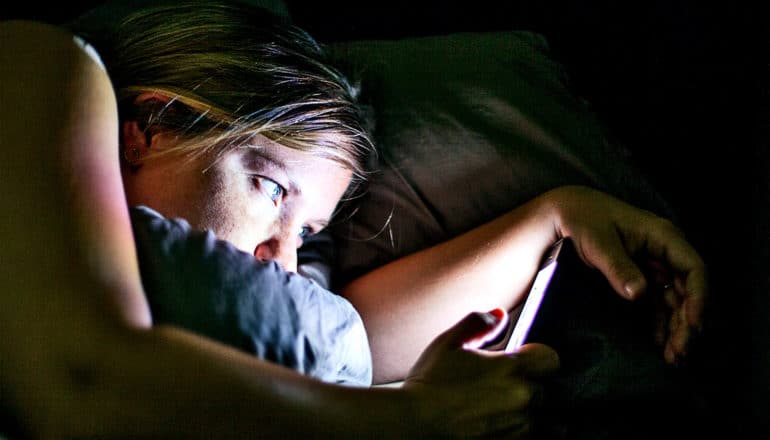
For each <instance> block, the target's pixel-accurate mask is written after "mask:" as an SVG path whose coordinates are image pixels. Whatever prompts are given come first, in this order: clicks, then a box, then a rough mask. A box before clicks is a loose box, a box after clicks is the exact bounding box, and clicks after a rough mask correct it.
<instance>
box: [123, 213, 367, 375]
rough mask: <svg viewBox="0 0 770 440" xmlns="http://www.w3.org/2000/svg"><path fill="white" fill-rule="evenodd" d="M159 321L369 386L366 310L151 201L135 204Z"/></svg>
mask: <svg viewBox="0 0 770 440" xmlns="http://www.w3.org/2000/svg"><path fill="white" fill-rule="evenodd" d="M131 219H132V224H133V228H134V234H135V237H136V244H137V250H138V255H139V265H140V269H141V274H142V282H143V284H144V288H145V291H146V293H147V297H148V302H149V304H150V308H151V312H152V315H153V320H154V322H155V323H165V324H173V325H178V326H180V327H183V328H186V329H188V330H190V331H193V332H195V333H198V334H200V335H203V336H206V337H209V338H212V339H215V340H217V341H220V342H222V343H225V344H227V345H230V346H233V347H235V348H238V349H240V350H242V351H245V352H248V353H251V354H253V355H255V356H257V357H259V358H261V359H264V360H267V361H271V362H274V363H277V364H280V365H283V366H286V367H289V368H292V369H294V370H297V371H299V372H301V373H303V374H306V375H309V376H313V377H316V378H318V379H320V380H323V381H325V382H332V383H339V384H344V385H351V386H368V385H370V384H371V380H372V362H371V352H370V349H369V344H368V339H367V336H366V332H365V329H364V326H363V322H362V321H361V317H360V315H359V314H358V312H357V311H356V310H355V309H354V308H353V306H352V305H351V304H350V303H349V302H348V301H347V300H345V299H344V298H342V297H340V296H339V295H335V294H333V293H332V292H330V291H328V290H326V289H324V288H323V287H321V286H320V285H318V284H317V283H316V282H314V281H312V280H310V279H308V278H305V277H303V276H301V275H299V274H295V273H289V272H286V271H284V270H283V269H282V268H281V267H280V266H279V265H278V264H276V263H275V262H272V261H268V262H260V261H258V260H256V259H255V258H254V256H253V255H250V254H247V253H245V252H242V251H240V250H238V249H236V248H235V247H234V246H232V245H230V244H229V243H228V242H226V241H223V240H218V239H216V237H215V236H214V235H213V234H212V233H211V232H209V231H195V230H192V229H191V228H190V226H189V224H188V223H187V222H186V221H184V220H181V219H174V220H171V219H167V218H164V217H162V216H161V215H160V214H158V213H157V212H155V211H153V210H151V209H149V208H146V207H135V208H132V209H131Z"/></svg>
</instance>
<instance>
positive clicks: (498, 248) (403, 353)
mask: <svg viewBox="0 0 770 440" xmlns="http://www.w3.org/2000/svg"><path fill="white" fill-rule="evenodd" d="M560 237H571V238H572V239H573V242H574V243H575V246H576V248H577V251H578V253H579V254H580V256H581V258H582V259H583V260H584V261H585V262H586V263H587V264H588V265H589V266H592V267H595V268H597V269H599V270H600V271H601V272H602V273H603V274H604V275H605V276H606V277H607V279H608V280H609V282H610V284H611V285H612V286H613V288H614V289H615V290H616V291H617V292H618V293H619V294H621V295H622V296H624V297H626V298H630V299H633V298H637V297H638V296H639V295H640V294H641V293H642V292H643V291H644V290H645V288H646V284H647V280H646V279H645V277H644V275H643V274H642V272H641V269H640V268H639V266H638V265H639V264H640V263H641V260H640V259H644V258H650V259H653V260H657V261H658V262H660V263H662V266H660V267H662V268H664V269H666V270H668V271H670V275H671V276H673V278H670V281H671V284H672V285H673V286H674V287H675V290H669V292H667V296H668V298H667V300H668V302H669V305H670V307H671V308H672V310H673V312H672V314H671V322H670V325H669V329H670V330H671V331H670V332H667V333H669V334H667V335H665V336H667V338H668V341H667V346H666V349H665V355H666V359H667V360H669V361H670V362H674V361H675V360H676V358H677V357H679V356H682V355H683V354H684V353H685V351H686V346H687V343H688V342H689V340H690V338H691V336H692V333H693V332H691V330H692V329H693V328H697V327H699V326H700V323H701V316H702V309H703V302H704V295H705V293H706V290H707V287H706V274H705V268H704V265H703V261H702V260H701V259H700V257H699V256H698V254H697V253H696V252H695V250H694V249H693V248H692V247H691V246H690V245H689V244H688V243H687V241H685V240H684V238H683V236H682V235H681V233H680V232H679V231H678V230H677V229H676V228H675V227H673V225H672V224H671V222H669V221H667V220H664V219H662V218H660V217H657V216H655V215H653V214H652V213H649V212H647V211H643V210H640V209H637V208H635V207H633V206H631V205H628V204H626V203H623V202H622V201H620V200H617V199H614V198H612V197H610V196H608V195H606V194H603V193H601V192H599V191H595V190H592V189H589V188H585V187H577V186H568V187H561V188H557V189H554V190H552V191H549V192H547V193H545V194H543V195H541V196H540V197H537V198H535V199H533V200H532V201H530V202H528V203H526V204H524V205H522V206H520V207H518V208H516V209H514V210H512V211H510V212H509V213H507V214H505V215H503V216H501V217H499V218H497V219H495V220H493V221H492V222H490V223H487V224H485V225H483V226H480V227H478V228H476V229H473V230H471V231H469V232H467V233H465V234H462V235H460V236H458V237H456V238H454V239H451V240H449V241H447V242H444V243H441V244H439V245H436V246H434V247H431V248H428V249H425V250H423V251H420V252H417V253H415V254H413V255H410V256H407V257H404V258H402V259H399V260H396V261H393V262H391V263H389V264H387V265H385V266H383V267H381V268H378V269H376V270H374V271H372V272H370V273H368V274H366V275H364V276H362V277H360V278H358V279H357V280H354V281H353V282H352V283H350V284H349V285H347V286H346V287H345V288H344V289H343V291H342V293H343V294H344V295H345V296H346V297H347V298H348V299H349V300H350V301H351V302H352V303H353V305H354V306H355V307H356V308H357V309H358V310H359V312H360V313H361V316H362V318H363V320H364V323H365V325H366V328H367V332H368V334H369V340H370V345H371V348H372V356H373V361H374V381H375V383H379V382H388V381H393V380H399V379H400V378H402V377H403V376H404V374H405V373H406V370H407V368H408V366H409V365H411V364H412V362H413V361H414V359H415V358H416V357H417V356H418V354H419V352H420V351H421V350H422V349H423V348H424V347H425V345H426V344H427V343H428V341H430V340H431V339H432V338H433V337H435V335H436V334H437V333H438V332H440V331H442V330H443V329H444V328H446V327H447V326H448V325H450V324H451V323H452V322H454V321H456V320H457V319H458V316H462V315H463V314H464V313H466V312H467V311H468V310H488V309H491V308H494V307H504V308H507V309H510V308H511V307H513V306H514V305H515V304H517V303H518V302H519V301H520V300H521V298H522V296H523V295H524V294H525V293H526V292H525V290H526V289H527V288H528V287H529V284H530V282H531V280H532V277H533V276H534V273H535V271H536V268H537V264H538V262H539V260H540V258H541V256H542V254H543V252H544V251H545V250H546V248H547V247H548V246H550V245H551V244H552V243H553V242H555V241H556V240H557V239H558V238H560ZM634 259H636V260H634ZM665 336H664V339H665Z"/></svg>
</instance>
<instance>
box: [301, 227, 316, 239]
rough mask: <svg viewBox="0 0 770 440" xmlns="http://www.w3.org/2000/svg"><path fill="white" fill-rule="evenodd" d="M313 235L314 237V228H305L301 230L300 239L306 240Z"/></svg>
mask: <svg viewBox="0 0 770 440" xmlns="http://www.w3.org/2000/svg"><path fill="white" fill-rule="evenodd" d="M311 235H313V228H311V227H310V226H303V227H301V228H299V238H301V239H303V240H304V239H305V238H307V237H309V236H311Z"/></svg>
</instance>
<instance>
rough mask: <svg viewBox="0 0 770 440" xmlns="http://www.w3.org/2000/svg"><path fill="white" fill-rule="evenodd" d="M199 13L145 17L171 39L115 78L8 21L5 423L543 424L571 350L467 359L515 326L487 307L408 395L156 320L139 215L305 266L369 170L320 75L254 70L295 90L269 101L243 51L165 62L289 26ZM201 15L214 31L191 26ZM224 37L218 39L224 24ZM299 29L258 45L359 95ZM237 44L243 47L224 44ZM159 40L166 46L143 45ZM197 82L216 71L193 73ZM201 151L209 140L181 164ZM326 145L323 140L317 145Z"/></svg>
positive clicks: (299, 430) (460, 431) (358, 138)
mask: <svg viewBox="0 0 770 440" xmlns="http://www.w3.org/2000/svg"><path fill="white" fill-rule="evenodd" d="M190 10H191V9H190V5H181V6H180V7H178V8H171V9H161V10H160V12H157V14H155V13H147V15H146V16H143V17H142V20H141V21H134V25H136V26H137V27H136V28H134V29H139V28H141V27H143V26H146V25H148V24H147V22H146V21H145V20H154V21H155V22H156V23H158V24H161V25H163V28H162V29H164V30H165V32H161V33H158V34H155V35H138V34H134V33H123V34H120V33H118V34H116V35H117V36H118V40H116V41H113V42H112V43H114V44H113V45H112V48H113V49H114V50H115V51H116V52H115V53H114V54H112V55H115V59H112V58H111V57H110V55H111V54H110V53H109V51H107V50H105V51H104V52H103V53H102V54H101V55H102V56H103V58H104V60H105V64H106V65H107V66H108V68H109V69H110V73H111V76H110V77H108V75H107V73H106V72H105V71H104V70H103V68H102V67H101V66H100V65H99V63H98V62H97V61H96V60H95V59H94V58H92V57H90V56H88V55H87V54H86V53H85V52H84V51H83V50H82V49H81V48H80V47H79V46H78V44H77V43H76V41H75V40H74V39H73V35H72V34H70V33H68V32H66V31H62V30H61V29H57V28H54V27H51V26H48V25H43V24H38V23H30V22H5V23H2V25H0V40H1V41H2V48H3V50H2V55H0V58H2V59H1V60H0V65H1V66H2V68H0V69H2V70H1V71H0V75H2V82H1V83H2V85H3V87H2V88H0V89H1V91H0V93H1V94H2V102H3V103H4V106H3V110H2V121H3V122H2V125H3V127H4V128H3V130H2V135H0V136H1V138H0V139H1V141H0V145H2V153H1V154H2V161H1V162H2V164H3V165H2V176H3V177H2V180H3V183H4V185H5V189H4V190H3V197H4V200H5V201H6V203H8V206H13V212H12V214H11V215H8V216H4V217H3V220H2V221H1V222H2V226H1V228H2V231H3V238H4V240H5V242H6V243H5V244H6V245H5V246H4V249H3V251H2V252H3V254H2V255H3V256H2V260H3V262H4V264H3V265H2V266H3V268H2V269H1V270H2V277H1V278H0V279H2V284H3V290H4V294H3V295H2V296H1V297H2V299H1V300H0V301H1V302H2V304H0V310H2V312H0V313H2V314H3V316H2V319H0V322H2V324H1V325H2V329H0V331H1V332H2V334H3V338H1V342H0V352H2V359H3V362H2V363H0V383H2V393H0V407H1V408H2V415H3V417H2V420H3V431H5V432H9V433H10V434H12V435H21V436H31V437H57V438H59V437H65V438H66V437H84V436H96V437H137V436H152V437H162V436H163V437H165V436H184V437H191V438H194V437H207V438H209V437H211V436H212V435H215V434H216V435H226V436H241V435H248V434H252V435H255V434H256V435H261V436H276V437H282V438H285V437H294V436H300V435H302V436H315V435H318V436H324V437H328V436H330V435H332V436H339V437H344V436H361V435H385V436H390V437H399V438H409V437H424V436H426V435H427V436H431V437H433V436H457V437H467V436H470V435H481V434H485V433H490V432H496V433H503V432H508V433H516V432H524V431H526V429H527V426H528V416H527V411H526V408H527V406H528V404H529V401H530V397H531V396H532V393H533V390H534V388H533V384H532V383H531V382H530V381H529V379H528V378H529V377H534V376H538V375H541V374H545V373H547V372H549V371H551V370H553V368H554V367H555V362H556V360H555V354H554V353H553V352H552V351H551V350H548V349H547V348H545V347H529V349H528V350H523V351H522V352H521V353H520V354H518V355H516V356H513V357H505V356H493V355H489V354H479V353H473V352H471V351H468V350H464V349H463V348H462V346H463V344H464V343H466V342H468V341H472V340H474V339H476V338H479V337H482V336H483V335H485V334H486V333H488V332H489V331H494V328H495V327H499V325H498V324H499V323H500V321H501V318H502V315H503V314H502V313H500V312H495V313H491V314H471V315H469V316H468V318H467V319H465V320H463V321H462V322H461V323H459V324H458V325H457V326H455V327H454V328H453V329H452V330H451V331H448V332H446V333H445V334H444V335H443V336H441V337H439V338H437V339H436V340H435V342H434V343H433V345H432V347H431V348H430V349H429V350H427V351H426V353H425V356H424V357H423V358H422V359H421V361H420V362H418V363H417V364H416V365H415V367H414V369H413V370H412V373H411V375H410V379H409V380H408V381H407V382H406V384H405V385H404V387H402V388H400V389H360V388H349V387H339V386H335V385H330V384H326V383H323V382H320V381H317V380H313V379H310V378H308V377H306V376H302V375H300V374H297V373H295V372H293V371H290V370H288V369H285V368H283V367H280V366H277V365H275V364H272V363H269V362H265V361H262V360H259V359H256V358H254V357H252V356H248V355H244V354H243V353H241V352H239V351H236V350H232V349H230V348H227V347H225V346H223V345H220V344H216V343H212V342H211V341H210V340H208V339H204V338H201V337H198V336H196V335H194V334H192V333H190V332H187V331H184V330H180V329H179V328H176V327H172V326H164V325H156V326H153V325H152V319H151V315H150V311H149V308H148V304H147V301H146V298H145V296H144V292H143V288H142V284H141V281H140V277H139V270H138V265H137V258H136V252H135V246H134V240H133V236H132V233H131V224H130V219H129V210H128V206H129V205H134V204H140V203H147V204H152V206H151V207H152V208H154V209H156V210H158V211H159V212H161V213H162V214H164V215H167V216H176V215H179V216H185V217H186V218H187V219H189V220H190V222H191V223H192V224H193V225H194V226H195V227H197V228H211V229H213V230H214V231H215V232H216V233H217V234H218V235H219V236H221V237H223V238H226V239H228V240H230V241H232V242H233V243H234V244H235V246H237V247H238V248H240V249H242V250H245V251H247V252H250V253H253V254H254V255H255V257H256V258H260V259H263V258H268V259H273V260H276V261H278V262H280V263H281V264H282V265H284V266H285V267H286V269H288V270H292V269H293V268H294V265H295V258H296V257H295V252H296V251H295V249H296V246H298V245H299V244H300V243H301V237H302V236H303V235H304V234H305V233H306V232H307V231H308V230H309V229H313V228H321V227H322V226H323V225H324V223H325V222H328V221H329V217H330V216H331V214H332V212H333V209H334V205H335V204H336V203H337V199H339V198H340V197H341V196H342V194H343V193H344V192H345V191H346V190H347V187H348V185H349V183H350V181H351V178H352V176H353V175H354V174H356V173H358V172H359V168H357V167H356V166H354V165H355V162H352V161H350V160H348V159H349V158H350V157H355V158H357V157H359V156H358V154H359V153H358V151H357V149H358V148H359V147H360V146H361V145H365V144H366V140H365V138H364V137H363V136H362V132H361V131H360V130H358V129H356V128H355V122H356V119H357V117H356V116H355V115H345V114H344V112H346V111H350V110H351V109H354V108H355V106H353V105H351V104H350V103H347V104H344V105H338V106H335V105H330V106H327V107H324V105H325V104H326V103H328V102H329V101H328V99H326V97H323V96H321V97H319V96H318V95H313V98H314V99H310V100H308V97H307V96H299V97H297V95H293V96H292V94H293V92H294V91H295V89H297V88H302V86H303V82H302V81H297V80H292V79H290V76H291V74H292V73H293V72H292V69H291V68H280V66H277V65H275V64H274V65H260V64H259V63H252V61H253V59H249V58H238V57H236V61H238V60H241V61H244V62H246V63H247V64H257V66H256V67H255V68H257V69H261V70H262V71H263V75H262V76H261V78H263V79H264V78H265V77H266V76H269V75H270V74H272V75H273V76H272V78H273V79H275V80H276V84H273V85H275V86H283V88H282V89H280V88H279V89H273V88H260V87H255V86H254V85H253V84H252V85H251V86H246V85H245V84H244V83H242V82H241V80H243V79H244V78H243V77H242V75H241V76H238V75H236V76H230V75H228V72H229V71H227V70H226V69H225V64H223V60H222V59H216V60H212V59H208V60H207V59H205V58H204V59H202V60H200V63H198V64H196V65H192V64H188V63H187V62H186V61H184V60H180V59H179V58H176V57H177V56H178V54H179V52H177V49H179V47H177V48H176V49H174V50H171V51H169V52H163V51H162V50H161V49H160V48H159V46H157V45H158V44H171V45H173V44H176V43H178V42H182V43H181V44H184V43H183V41H184V40H185V38H188V39H189V40H187V41H188V42H189V41H193V42H194V43H195V44H192V45H190V46H187V47H188V48H191V49H192V54H190V53H188V54H187V55H186V56H194V55H195V54H198V53H200V52H198V51H199V50H200V49H201V46H202V45H204V43H206V42H209V43H211V44H212V46H215V45H220V46H219V47H217V50H222V49H223V48H224V47H228V48H235V49H240V48H245V47H248V46H249V43H250V40H249V39H248V38H244V39H241V40H238V39H232V40H228V38H229V37H232V35H233V34H230V32H233V29H232V28H230V29H228V27H227V26H226V25H228V23H230V25H233V23H241V24H244V25H245V26H246V27H241V28H240V30H241V31H245V30H248V31H249V32H247V33H245V34H242V32H241V33H238V32H236V33H237V34H238V35H239V36H242V37H248V35H250V34H251V33H253V32H254V30H255V27H254V26H257V27H259V26H268V27H270V26H272V24H271V23H272V22H271V21H270V20H269V19H267V18H266V17H264V16H263V15H261V13H260V12H258V11H254V10H251V9H249V8H244V7H241V6H237V5H232V6H228V7H224V6H211V7H209V8H203V7H202V6H201V5H200V4H196V9H195V11H194V14H193V15H190V14H188V12H189V11H190ZM206 14H210V15H209V16H206ZM183 16H187V17H188V18H189V17H192V19H193V22H194V23H195V25H194V26H193V27H191V28H189V29H186V28H184V27H181V28H172V27H171V26H170V24H171V23H175V24H179V23H180V22H179V21H177V20H179V19H181V18H182V17H183ZM196 16H197V18H195V17H196ZM137 17H140V16H137ZM172 17H173V18H172ZM202 17H207V18H206V19H203V18H202ZM188 24H189V22H188ZM209 25H211V26H214V27H215V29H208V30H205V29H204V28H205V27H206V26H209ZM233 26H234V25H233ZM272 30H275V31H279V29H277V28H274V29H272ZM124 31H125V29H124ZM177 31H178V32H177ZM175 32H177V33H175ZM286 32H287V31H284V33H280V34H279V35H278V36H274V37H272V38H270V39H269V40H268V41H267V43H266V44H262V45H257V46H259V47H261V48H262V50H263V56H270V55H275V56H278V57H281V56H282V55H283V54H286V53H288V59H290V60H294V61H295V63H296V64H299V65H300V67H301V69H300V70H301V71H303V72H311V73H313V74H314V75H316V76H315V78H312V79H313V80H316V82H317V83H318V82H320V83H322V84H324V85H325V86H324V87H321V89H322V90H324V89H325V90H327V91H328V90H331V92H330V93H336V94H337V96H340V97H341V99H342V100H344V99H347V92H346V91H345V90H344V88H343V87H342V86H343V85H344V83H341V81H340V80H339V78H335V74H334V72H333V71H331V70H328V69H327V68H326V67H325V66H324V65H322V64H319V63H317V62H316V60H314V59H313V58H312V57H311V56H310V55H312V53H313V50H312V48H311V50H308V48H307V47H297V44H296V43H295V41H297V40H299V41H304V42H305V43H307V40H305V37H304V36H303V35H301V34H300V33H297V31H295V30H291V29H289V31H288V32H289V33H288V34H287V33H286ZM215 37H221V38H222V39H223V40H224V41H229V42H231V43H229V45H226V46H221V44H223V43H221V42H220V40H218V39H216V38H215ZM262 37H264V36H262ZM123 38H125V40H122V39H123ZM132 38H134V39H135V40H133V42H135V43H138V45H133V44H130V43H131V41H132ZM254 38H257V39H258V38H260V36H259V35H258V36H254ZM120 41H128V42H129V43H126V45H125V46H122V45H121V44H122V43H120ZM232 42H235V43H232ZM305 43H300V44H299V46H302V44H305ZM142 44H147V45H149V46H150V47H152V49H150V50H151V51H150V52H147V53H145V54H142V53H140V52H138V51H135V49H137V48H139V47H140V46H141V45H142ZM282 46H284V47H288V48H289V49H288V50H286V52H282V51H281V47H282ZM120 49H123V51H121V50H120ZM308 54H310V55H308ZM161 55H166V56H168V57H169V58H170V59H171V62H170V63H169V65H170V66H171V67H173V69H171V70H170V73H171V76H172V79H173V81H170V82H165V81H163V80H160V79H159V78H160V77H161V75H160V74H159V73H158V70H156V69H159V68H160V67H161V66H160V65H159V58H160V56H161ZM132 57H136V58H132ZM207 61H208V62H209V63H208V64H206V62H207ZM284 61H286V60H284ZM118 62H119V63H128V64H127V65H123V66H121V65H120V64H117V65H116V64H115V63H118ZM127 66H132V67H136V68H137V70H132V69H129V68H128V67H127ZM140 67H143V68H144V69H141V68H140ZM122 68H125V69H126V70H125V71H123V73H121V69H122ZM243 68H244V66H243V65H242V64H241V65H237V66H236V67H235V69H234V70H232V72H236V73H237V72H241V73H244V71H243V70H241V69H243ZM249 73H253V72H249ZM123 74H125V75H126V76H122V75H123ZM189 74H193V75H195V74H199V75H200V77H199V78H198V79H196V80H194V81H192V82H189V83H187V82H185V81H183V80H182V79H181V78H182V77H184V76H185V75H189ZM143 75H144V76H143ZM309 76H311V77H312V76H313V75H309ZM154 79H157V80H158V81H153V80H154ZM219 79H222V81H223V82H218V80H219ZM317 83H316V86H309V87H310V89H313V87H317ZM222 84H224V86H223V87H222V88H219V87H218V85H220V86H221V85H222ZM276 90H280V91H281V92H285V93H288V94H289V96H286V95H277V99H278V100H279V102H280V103H281V104H279V105H274V106H273V107H271V108H268V109H267V110H266V111H265V112H264V113H260V110H261V107H260V106H259V104H256V105H255V107H249V104H250V103H251V102H252V100H253V101H255V102H260V99H262V102H264V97H265V96H266V97H267V99H273V98H275V97H276V95H275V91H276ZM242 91H245V95H244V94H243V93H241V92H242ZM313 93H319V91H318V90H314V92H313ZM116 95H117V98H118V99H117V101H116V99H115V96H116ZM51 97H55V98H56V99H51ZM284 98H285V100H284V101H281V100H282V99H284ZM228 99H231V100H232V102H235V103H237V104H238V105H237V106H235V107H236V108H235V110H236V111H235V112H234V113H224V112H220V110H222V109H221V108H219V107H218V106H217V105H216V104H219V103H221V102H227V100H228ZM292 99H299V104H297V103H296V102H294V101H292ZM305 104H308V105H309V106H310V108H309V109H308V108H307V107H304V106H305ZM335 111H336V112H337V113H336V114H335ZM159 115H160V116H161V117H160V118H158V116H159ZM158 120H159V121H160V123H158ZM255 121H257V122H255ZM330 121H331V122H330ZM176 124H179V125H176ZM223 124H224V125H223ZM303 124H305V125H304V126H303ZM351 126H352V127H353V128H351ZM223 127H224V129H223ZM255 127H256V128H255ZM300 127H304V128H305V129H304V130H298V128H300ZM230 128H232V131H231V130H229V129H230ZM191 145H194V146H198V147H201V145H202V148H195V149H194V151H195V153H193V154H190V153H189V151H187V153H185V154H178V153H179V150H182V151H185V150H186V149H188V147H190V146H191ZM308 145H310V146H313V147H315V146H318V147H317V148H314V149H312V150H311V151H307V149H306V148H305V147H307V146H308ZM330 145H331V146H333V148H330V147H329V146H330ZM343 147H347V152H345V148H343ZM341 151H343V152H341ZM204 169H205V170H207V172H206V173H202V174H201V173H200V171H202V170H204ZM298 421H301V422H300V423H297V422H298Z"/></svg>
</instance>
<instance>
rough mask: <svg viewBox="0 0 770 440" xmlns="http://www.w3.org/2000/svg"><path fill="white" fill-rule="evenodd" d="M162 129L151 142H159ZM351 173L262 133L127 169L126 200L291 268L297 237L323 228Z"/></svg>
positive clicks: (294, 264)
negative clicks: (232, 145) (206, 152)
mask: <svg viewBox="0 0 770 440" xmlns="http://www.w3.org/2000/svg"><path fill="white" fill-rule="evenodd" d="M167 142H168V140H167V139H165V138H164V136H163V135H156V136H155V137H153V145H152V148H163V145H164V144H166V143H167ZM351 177H352V173H351V171H350V170H347V169H344V168H342V167H341V166H340V165H338V164H337V163H335V162H332V161H330V160H327V159H323V158H319V157H316V156H312V155H310V154H308V153H303V152H301V151H297V150H293V149H290V148H288V147H284V146H282V145H280V144H278V143H275V142H273V141H271V140H269V139H267V138H265V137H258V138H257V139H256V140H255V143H254V144H252V145H249V146H245V147H243V148H238V149H233V150H231V151H229V152H227V153H225V154H224V155H222V156H220V157H219V159H218V160H216V161H213V162H212V158H210V157H202V158H200V159H195V160H188V159H185V158H179V157H173V156H169V157H160V158H154V159H149V160H146V161H144V162H143V163H142V165H141V167H140V168H139V169H138V170H137V171H135V172H133V173H126V174H125V178H124V181H125V185H126V194H127V197H128V202H129V204H130V205H132V206H135V205H146V206H149V207H150V208H153V209H155V210H156V211H158V212H160V213H161V214H163V215H164V216H166V217H181V218H184V219H186V220H187V221H188V222H189V223H190V225H191V226H192V227H193V228H196V229H201V230H202V229H209V230H211V231H213V232H214V233H215V234H216V236H217V237H218V238H220V239H223V240H227V241H229V242H230V243H232V244H233V245H235V246H236V247H237V248H239V249H241V250H243V251H245V252H249V253H253V254H254V256H255V257H256V258H258V259H260V260H276V261H277V262H278V263H280V264H281V265H282V266H283V267H284V268H285V269H286V270H288V271H296V268H297V248H298V247H299V246H301V245H302V238H303V237H304V236H306V235H310V234H314V233H317V232H318V231H320V230H321V229H323V228H324V227H325V226H326V225H327V224H328V222H329V219H330V218H331V216H332V214H333V213H334V209H335V207H336V205H337V202H338V201H339V200H340V198H341V197H342V195H343V193H344V192H345V190H346V188H347V187H348V185H349V183H350V180H351Z"/></svg>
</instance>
